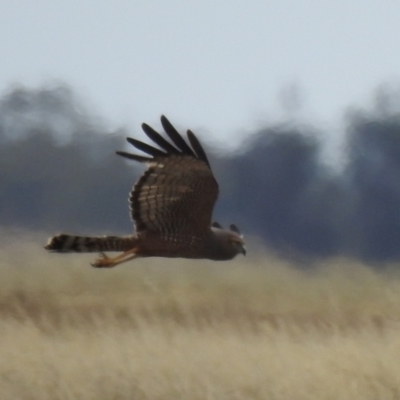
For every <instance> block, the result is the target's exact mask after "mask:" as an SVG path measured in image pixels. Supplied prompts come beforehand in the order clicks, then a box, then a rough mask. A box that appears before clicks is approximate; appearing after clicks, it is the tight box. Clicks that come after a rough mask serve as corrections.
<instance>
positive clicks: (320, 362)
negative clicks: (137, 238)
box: [0, 232, 400, 400]
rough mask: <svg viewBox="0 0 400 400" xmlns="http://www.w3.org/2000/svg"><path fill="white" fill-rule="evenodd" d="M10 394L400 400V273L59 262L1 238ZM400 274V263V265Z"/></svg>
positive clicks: (28, 244) (1, 371) (17, 238)
mask: <svg viewBox="0 0 400 400" xmlns="http://www.w3.org/2000/svg"><path fill="white" fill-rule="evenodd" d="M0 238H1V250H0V273H1V280H0V319H1V321H0V393H1V396H0V398H1V399H2V400H8V399H10V400H11V399H13V400H15V399H21V400H25V399H40V400H45V399H49V400H50V399H51V400H57V399H60V400H61V399H85V400H86V399H93V400H94V399H96V400H106V399H113V400H116V399H135V400H136V399H138V400H141V399H143V400H144V399H146V400H147V399H148V400H150V399H151V400H169V399H174V400H180V399H182V400H183V399H185V400H187V399H191V400H192V399H193V400H197V399H209V400H213V399H218V400H224V399H237V400H242V399H243V400H244V399H246V400H248V399H260V400H261V399H263V400H264V399H284V400H287V399H290V400H295V399H319V400H324V399H339V400H342V399H343V400H344V399H349V400H357V399H362V400H365V399H400V361H399V360H400V273H397V272H396V266H394V267H393V268H392V270H387V271H386V272H384V273H377V272H375V271H373V270H372V269H370V268H368V267H366V266H363V265H359V264H357V263H354V262H349V261H346V260H335V261H332V262H330V263H326V264H325V265H319V266H318V267H316V268H314V269H311V270H308V271H306V272H301V271H299V270H298V269H295V268H293V267H292V266H290V265H288V264H287V263H285V262H283V261H281V260H279V259H277V258H274V257H272V256H267V255H263V254H261V253H258V255H257V256H254V257H251V256H250V257H247V258H238V259H237V260H235V261H234V262H229V263H211V262H204V261H195V262H193V261H192V262H190V261H184V260H183V261H182V260H167V261H165V260H157V259H153V260H151V259H149V260H138V261H134V262H131V263H129V264H126V265H122V266H120V267H117V268H115V269H113V270H96V269H93V268H91V267H90V266H89V262H90V261H91V260H92V259H93V257H94V255H54V254H47V253H45V251H44V250H42V249H41V248H40V245H39V244H40V243H39V241H41V240H42V239H43V238H42V237H41V235H38V237H37V238H35V239H32V236H28V235H23V234H21V233H18V232H14V233H12V234H11V236H10V235H9V234H7V235H5V234H4V232H3V234H0ZM398 269H399V272H400V266H399V267H398Z"/></svg>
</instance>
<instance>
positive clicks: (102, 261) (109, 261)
mask: <svg viewBox="0 0 400 400" xmlns="http://www.w3.org/2000/svg"><path fill="white" fill-rule="evenodd" d="M137 250H138V249H137V247H135V248H133V249H130V250H128V251H125V252H124V253H121V254H120V255H118V256H116V257H113V258H110V257H108V256H107V255H105V254H104V253H100V258H98V259H97V260H96V261H95V262H94V263H92V264H91V266H92V267H96V268H113V267H116V266H117V265H119V264H122V263H124V262H127V261H130V260H133V259H134V258H136V257H137V254H136V252H137Z"/></svg>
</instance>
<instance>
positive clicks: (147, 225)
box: [117, 116, 218, 236]
mask: <svg viewBox="0 0 400 400" xmlns="http://www.w3.org/2000/svg"><path fill="white" fill-rule="evenodd" d="M161 123H162V126H163V128H164V130H165V132H166V133H167V135H168V137H169V138H170V140H171V141H172V143H173V144H172V143H170V142H169V141H167V140H166V139H164V138H163V137H162V136H161V135H160V134H159V133H158V132H156V131H155V130H154V129H152V128H151V127H150V126H148V125H146V124H143V125H142V128H143V130H144V132H145V133H146V134H147V136H148V137H149V138H150V139H151V140H152V141H153V142H154V143H156V144H157V145H158V146H159V147H160V148H161V150H160V149H157V148H154V147H152V146H150V145H148V144H146V143H143V142H140V141H138V140H135V139H131V138H128V139H127V140H128V141H129V143H131V144H132V145H133V146H135V147H136V148H137V149H139V150H141V151H143V152H145V153H147V154H149V155H150V156H152V157H144V156H139V155H136V154H130V153H126V152H117V154H119V155H121V156H123V157H126V158H130V159H133V160H136V161H140V162H144V163H147V164H148V169H147V170H146V172H145V173H144V174H143V175H142V176H141V177H140V178H139V180H138V182H137V183H136V184H135V186H134V188H133V190H132V192H131V194H130V198H129V200H130V206H131V216H132V219H133V220H134V222H135V224H136V230H137V232H138V234H139V235H140V233H142V232H149V231H152V232H157V233H161V234H164V233H165V234H168V235H171V234H172V235H174V234H177V235H180V234H185V235H191V236H201V235H202V234H204V233H205V232H206V231H207V229H209V227H210V225H211V216H212V211H213V207H214V204H215V201H216V200H217V197H218V184H217V181H216V180H215V178H214V176H213V174H212V171H211V169H210V165H209V162H208V159H207V156H206V154H205V152H204V150H203V148H202V146H201V144H200V143H199V141H198V140H197V138H196V136H195V135H194V134H193V133H192V132H191V131H188V132H187V136H188V139H189V143H190V145H191V147H190V146H189V145H188V143H186V141H185V140H184V139H183V138H182V136H181V135H180V134H179V133H178V132H177V131H176V130H175V128H174V127H173V126H172V125H171V123H170V122H169V121H168V120H167V118H165V117H164V116H162V117H161Z"/></svg>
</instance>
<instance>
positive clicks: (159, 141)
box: [142, 124, 179, 154]
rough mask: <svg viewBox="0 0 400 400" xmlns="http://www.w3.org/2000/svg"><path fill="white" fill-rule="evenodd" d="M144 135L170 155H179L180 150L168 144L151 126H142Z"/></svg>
mask: <svg viewBox="0 0 400 400" xmlns="http://www.w3.org/2000/svg"><path fill="white" fill-rule="evenodd" d="M142 129H143V131H144V133H145V134H146V135H147V136H148V137H149V138H150V139H151V140H152V141H153V142H154V143H156V144H157V145H158V146H160V147H161V148H162V149H164V150H165V151H166V152H168V153H169V154H179V150H178V149H176V148H175V147H174V146H172V144H171V143H169V142H167V141H166V140H165V139H164V138H163V137H162V136H161V135H160V134H159V133H158V132H156V131H155V130H154V129H153V128H152V127H151V126H149V125H147V124H142Z"/></svg>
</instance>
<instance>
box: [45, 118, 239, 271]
mask: <svg viewBox="0 0 400 400" xmlns="http://www.w3.org/2000/svg"><path fill="white" fill-rule="evenodd" d="M161 124H162V126H163V128H164V131H165V133H166V134H167V136H168V137H169V139H170V140H169V141H168V140H166V139H165V138H164V137H163V136H161V135H160V134H159V133H158V132H156V131H155V130H154V129H153V128H151V127H150V126H149V125H147V124H142V128H143V131H144V132H145V133H146V135H147V136H148V137H149V139H150V140H152V141H153V142H154V143H155V144H156V145H157V146H158V147H159V148H156V147H153V146H150V145H148V144H146V143H144V142H141V141H139V140H136V139H132V138H127V141H128V142H129V143H130V144H131V145H133V146H134V147H136V149H138V150H141V151H142V152H144V153H146V155H145V156H144V155H137V154H131V153H127V152H124V151H117V152H116V153H117V154H118V155H120V156H122V157H125V158H128V159H130V160H134V161H138V162H141V163H144V164H146V165H147V170H146V171H145V172H144V173H143V175H142V176H141V177H140V178H139V180H138V181H137V182H136V184H135V185H134V187H133V190H132V191H131V193H130V196H129V203H130V211H131V218H132V220H133V222H134V224H135V228H136V233H135V234H133V235H129V236H103V237H83V236H74V235H67V234H60V235H57V236H54V237H52V238H50V239H49V241H48V243H47V245H46V246H45V249H47V250H50V251H53V252H59V253H66V252H83V253H84V252H99V253H100V257H99V258H98V259H97V260H96V261H95V262H94V263H93V264H92V266H94V267H99V268H101V267H114V266H116V265H118V264H121V263H123V262H126V261H129V260H132V259H134V258H138V257H182V258H193V259H210V260H231V259H232V258H234V257H235V256H236V255H237V254H239V253H241V254H243V255H245V254H246V250H245V246H244V245H245V243H244V240H243V236H242V235H241V234H240V232H239V230H238V228H237V227H236V226H235V225H234V224H232V225H230V229H229V230H228V229H223V228H222V227H221V226H220V225H219V224H218V223H216V222H214V223H212V211H213V208H214V204H215V202H216V200H217V197H218V183H217V181H216V180H215V178H214V175H213V173H212V171H211V167H210V163H209V161H208V159H207V155H206V153H205V151H204V149H203V147H202V146H201V144H200V142H199V140H198V139H197V137H196V136H195V135H194V133H193V132H192V131H190V130H188V131H187V138H188V140H189V144H188V143H187V141H185V140H184V139H183V137H182V136H181V135H180V134H179V133H178V131H177V130H176V129H175V128H174V127H173V126H172V124H171V123H170V122H169V120H168V119H167V118H166V117H165V116H161ZM110 251H116V252H122V253H121V254H119V255H117V256H116V257H113V258H110V257H108V256H106V255H105V253H104V252H110Z"/></svg>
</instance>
